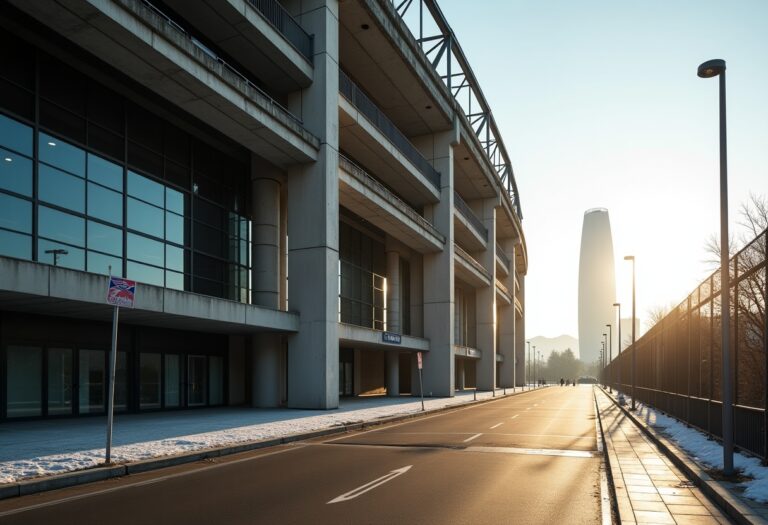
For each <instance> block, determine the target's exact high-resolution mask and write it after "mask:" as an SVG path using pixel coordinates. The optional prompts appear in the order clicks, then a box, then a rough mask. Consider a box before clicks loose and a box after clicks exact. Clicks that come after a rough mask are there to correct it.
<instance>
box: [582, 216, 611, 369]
mask: <svg viewBox="0 0 768 525" xmlns="http://www.w3.org/2000/svg"><path fill="white" fill-rule="evenodd" d="M615 302H616V276H615V275H614V262H613V239H612V238H611V221H610V219H609V218H608V210H606V209H605V208H593V209H591V210H587V211H586V212H584V224H583V226H582V228H581V255H580V257H579V354H580V357H581V360H582V361H584V362H585V363H592V362H594V361H595V360H597V359H598V358H599V355H600V349H601V347H602V341H603V335H602V334H603V332H605V333H607V330H608V328H607V327H606V326H605V325H606V324H616V323H615V321H614V317H615V314H614V311H615V308H614V307H613V303H615ZM616 332H617V330H616V329H615V327H614V330H613V334H614V337H616ZM615 347H616V342H615V341H614V348H615ZM614 353H615V350H614Z"/></svg>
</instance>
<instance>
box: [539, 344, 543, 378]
mask: <svg viewBox="0 0 768 525" xmlns="http://www.w3.org/2000/svg"><path fill="white" fill-rule="evenodd" d="M543 363H544V360H543V359H542V358H541V350H539V381H541V380H543V379H544V378H543V377H541V365H542V364H543Z"/></svg>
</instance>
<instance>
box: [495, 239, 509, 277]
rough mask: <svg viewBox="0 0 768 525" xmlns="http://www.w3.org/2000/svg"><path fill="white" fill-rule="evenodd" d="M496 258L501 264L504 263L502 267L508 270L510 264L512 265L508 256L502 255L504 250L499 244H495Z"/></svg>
mask: <svg viewBox="0 0 768 525" xmlns="http://www.w3.org/2000/svg"><path fill="white" fill-rule="evenodd" d="M496 256H497V257H498V258H499V259H501V262H502V263H504V267H505V268H506V269H507V270H509V268H510V264H512V261H510V260H509V256H508V255H507V254H506V253H504V249H503V248H502V247H501V244H499V243H498V242H497V243H496Z"/></svg>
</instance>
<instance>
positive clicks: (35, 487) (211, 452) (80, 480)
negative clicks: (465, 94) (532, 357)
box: [0, 389, 538, 500]
mask: <svg viewBox="0 0 768 525" xmlns="http://www.w3.org/2000/svg"><path fill="white" fill-rule="evenodd" d="M536 390H538V389H534V390H524V391H520V392H514V393H508V394H500V395H498V396H495V397H491V398H489V399H481V400H473V401H468V402H467V403H462V404H460V405H453V406H448V407H441V408H435V409H432V410H426V411H424V412H413V413H410V414H400V415H397V416H390V417H386V418H382V419H376V420H371V421H363V422H359V423H350V424H349V425H339V426H335V427H330V428H323V429H320V430H313V431H310V432H300V433H296V434H288V435H285V436H282V437H277V438H269V439H265V440H260V441H249V442H245V443H238V444H236V445H227V446H223V447H215V448H207V449H204V450H196V451H193V452H187V453H183V454H177V455H173V456H162V457H159V458H151V459H145V460H141V461H134V462H132V463H126V464H122V465H112V466H103V465H102V466H97V467H93V468H89V469H85V470H78V471H74V472H67V473H64V474H55V475H52V476H45V477H41V478H36V479H30V480H27V481H16V482H12V483H3V484H0V500H3V499H8V498H15V497H19V496H26V495H28V494H35V493H38V492H46V491H49V490H56V489H62V488H66V487H72V486H75V485H82V484H85V483H92V482H94V481H104V480H106V479H111V478H117V477H121V476H125V475H128V474H138V473H140V472H148V471H150V470H158V469H161V468H166V467H172V466H176V465H183V464H185V463H193V462H195V461H201V460H204V459H208V458H216V457H221V456H229V455H231V454H238V453H240V452H249V451H251V450H257V449H261V448H267V447H274V446H277V445H285V444H288V443H295V442H297V441H304V440H307V439H313V438H317V437H323V436H330V435H334V434H343V433H346V432H351V431H354V430H364V429H366V428H373V427H377V426H381V425H387V424H390V423H397V422H399V421H407V420H409V419H416V418H419V417H423V416H425V415H433V414H439V413H441V412H449V411H451V410H457V409H462V408H468V407H471V406H475V405H480V404H483V403H490V402H492V401H499V400H501V399H506V398H508V397H512V396H519V395H521V394H525V393H527V392H532V391H536Z"/></svg>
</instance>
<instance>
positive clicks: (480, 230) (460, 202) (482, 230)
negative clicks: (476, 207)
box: [453, 191, 488, 242]
mask: <svg viewBox="0 0 768 525" xmlns="http://www.w3.org/2000/svg"><path fill="white" fill-rule="evenodd" d="M453 203H454V206H456V209H457V210H459V213H461V215H462V217H464V218H465V219H467V222H469V224H471V225H472V228H473V229H474V230H475V232H477V234H478V235H479V236H480V237H482V238H483V239H485V242H488V228H486V227H485V225H484V224H483V221H481V220H480V218H479V217H478V216H477V215H475V212H474V211H472V208H470V207H469V204H467V203H466V202H465V201H464V199H462V198H461V195H459V193H458V192H457V191H454V192H453Z"/></svg>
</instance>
